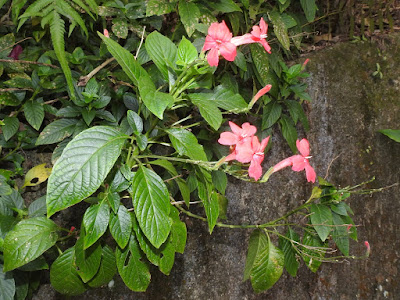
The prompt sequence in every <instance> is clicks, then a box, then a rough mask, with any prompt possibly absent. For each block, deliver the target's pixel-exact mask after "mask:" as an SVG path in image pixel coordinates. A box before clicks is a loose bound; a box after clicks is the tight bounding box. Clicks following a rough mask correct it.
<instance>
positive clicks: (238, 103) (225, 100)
mask: <svg viewBox="0 0 400 300" xmlns="http://www.w3.org/2000/svg"><path fill="white" fill-rule="evenodd" d="M201 95H205V97H210V95H209V94H201ZM212 97H213V99H214V102H215V104H216V105H217V106H218V107H220V108H222V109H225V110H227V111H229V112H234V113H239V112H241V111H245V110H246V109H247V107H248V104H247V102H246V101H245V100H244V99H243V97H242V96H241V95H240V94H237V93H235V92H234V91H233V90H231V89H228V88H226V87H225V86H224V85H219V86H217V87H216V88H215V89H214V94H213V95H212Z"/></svg>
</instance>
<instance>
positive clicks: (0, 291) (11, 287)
mask: <svg viewBox="0 0 400 300" xmlns="http://www.w3.org/2000/svg"><path fill="white" fill-rule="evenodd" d="M14 294H15V281H14V278H13V276H12V273H5V272H3V265H2V264H0V299H2V300H3V299H4V300H11V299H14Z"/></svg>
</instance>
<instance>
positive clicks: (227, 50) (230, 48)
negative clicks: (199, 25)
mask: <svg viewBox="0 0 400 300" xmlns="http://www.w3.org/2000/svg"><path fill="white" fill-rule="evenodd" d="M231 39H232V33H231V32H230V31H229V28H228V26H226V24H225V21H222V23H212V24H211V26H210V27H209V28H208V35H207V36H206V41H205V43H204V46H203V51H207V50H210V52H209V53H208V55H207V61H208V63H209V64H210V66H213V67H217V66H218V60H219V55H220V54H221V55H222V56H223V57H224V58H225V59H226V60H229V61H234V60H235V57H236V46H235V45H234V44H232V43H231Z"/></svg>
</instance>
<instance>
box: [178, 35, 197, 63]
mask: <svg viewBox="0 0 400 300" xmlns="http://www.w3.org/2000/svg"><path fill="white" fill-rule="evenodd" d="M196 59H197V50H196V47H195V46H194V45H193V44H192V43H191V42H190V41H189V40H188V39H186V38H185V37H184V36H183V37H182V40H181V42H180V43H179V46H178V60H177V61H176V64H179V65H181V66H186V65H188V64H190V63H192V62H193V61H195V60H196Z"/></svg>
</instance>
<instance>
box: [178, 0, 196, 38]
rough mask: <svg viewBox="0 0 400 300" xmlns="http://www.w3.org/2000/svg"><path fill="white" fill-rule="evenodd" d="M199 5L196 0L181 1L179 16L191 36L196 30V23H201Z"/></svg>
mask: <svg viewBox="0 0 400 300" xmlns="http://www.w3.org/2000/svg"><path fill="white" fill-rule="evenodd" d="M197 5H198V4H196V3H194V2H187V1H186V0H180V1H179V5H178V9H179V16H180V17H181V22H182V24H183V26H184V27H185V30H186V32H187V34H188V36H189V37H191V36H192V34H193V33H194V32H195V30H196V29H195V25H196V24H197V23H199V16H200V10H199V8H198V6H197Z"/></svg>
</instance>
